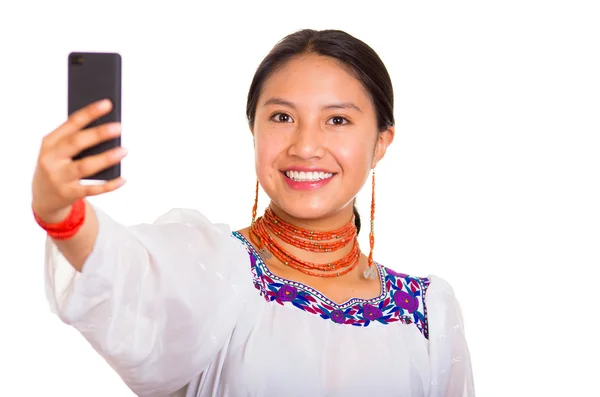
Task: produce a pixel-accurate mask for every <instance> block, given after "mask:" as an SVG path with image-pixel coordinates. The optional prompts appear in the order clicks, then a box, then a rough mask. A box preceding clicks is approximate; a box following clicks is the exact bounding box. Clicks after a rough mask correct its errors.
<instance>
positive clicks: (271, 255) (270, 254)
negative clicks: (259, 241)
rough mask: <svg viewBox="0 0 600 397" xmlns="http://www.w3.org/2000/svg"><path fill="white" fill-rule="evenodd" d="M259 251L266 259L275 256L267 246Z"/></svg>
mask: <svg viewBox="0 0 600 397" xmlns="http://www.w3.org/2000/svg"><path fill="white" fill-rule="evenodd" d="M258 253H259V254H260V256H262V257H263V258H265V259H271V258H272V257H273V254H272V253H271V251H269V250H268V249H266V248H261V249H259V250H258Z"/></svg>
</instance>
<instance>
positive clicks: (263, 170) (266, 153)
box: [254, 133, 285, 179]
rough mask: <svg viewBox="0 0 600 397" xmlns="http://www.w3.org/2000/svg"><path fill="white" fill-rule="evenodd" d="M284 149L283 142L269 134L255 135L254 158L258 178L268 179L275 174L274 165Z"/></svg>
mask: <svg viewBox="0 0 600 397" xmlns="http://www.w3.org/2000/svg"><path fill="white" fill-rule="evenodd" d="M284 149H285V142H283V141H282V140H281V139H277V137H276V136H274V135H273V134H269V133H261V134H257V135H255V141H254V156H255V164H256V173H257V175H258V176H259V178H261V179H262V178H265V177H268V175H269V174H270V173H273V172H275V171H276V170H275V168H273V167H274V164H275V163H276V161H277V159H278V158H279V156H281V153H282V152H283V151H284Z"/></svg>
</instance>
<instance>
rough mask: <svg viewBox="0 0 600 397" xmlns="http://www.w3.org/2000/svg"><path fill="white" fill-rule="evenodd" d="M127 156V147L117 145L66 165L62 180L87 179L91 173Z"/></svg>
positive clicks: (116, 162)
mask: <svg viewBox="0 0 600 397" xmlns="http://www.w3.org/2000/svg"><path fill="white" fill-rule="evenodd" d="M125 156H127V149H125V148H123V147H117V148H114V149H110V150H107V151H106V152H103V153H100V154H96V155H93V156H89V157H84V158H83V159H81V160H77V161H73V162H71V163H69V164H68V165H66V166H65V167H64V170H63V172H62V177H61V180H62V181H64V182H71V181H75V180H77V181H78V180H80V179H85V178H86V177H89V176H90V175H94V174H95V173H97V172H100V171H103V170H105V169H107V168H109V167H111V166H113V165H115V164H118V163H119V162H120V161H121V160H122V159H123V158H124V157H125Z"/></svg>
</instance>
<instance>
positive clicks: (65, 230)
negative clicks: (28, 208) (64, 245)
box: [33, 199, 85, 240]
mask: <svg viewBox="0 0 600 397" xmlns="http://www.w3.org/2000/svg"><path fill="white" fill-rule="evenodd" d="M33 216H34V217H35V221H36V222H37V223H38V225H40V226H41V228H42V229H44V230H45V231H46V232H47V233H48V236H50V237H52V238H53V239H55V240H67V239H69V238H71V237H73V236H74V235H75V234H77V232H78V231H79V229H80V228H81V226H83V222H84V221H85V201H84V200H83V199H79V200H77V201H75V202H74V203H73V206H72V208H71V212H70V213H69V216H67V218H66V219H65V220H63V221H62V222H59V223H46V222H44V221H42V220H41V219H40V217H39V216H37V214H36V213H35V212H34V213H33Z"/></svg>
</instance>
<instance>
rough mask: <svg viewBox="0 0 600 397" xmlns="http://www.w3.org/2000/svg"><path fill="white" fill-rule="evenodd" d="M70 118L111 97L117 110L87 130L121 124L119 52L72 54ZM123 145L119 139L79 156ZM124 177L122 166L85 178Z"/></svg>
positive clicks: (117, 165) (78, 157)
mask: <svg viewBox="0 0 600 397" xmlns="http://www.w3.org/2000/svg"><path fill="white" fill-rule="evenodd" d="M68 96H69V98H68V102H69V103H68V111H69V116H70V115H71V114H72V113H74V112H75V111H77V110H79V109H81V108H83V107H85V106H87V105H89V104H91V103H93V102H96V101H99V100H101V99H105V98H108V99H110V100H111V101H112V104H113V107H112V110H111V112H110V113H108V114H107V115H104V116H102V117H101V118H99V119H97V120H95V121H94V122H92V123H91V124H90V125H88V126H87V127H86V128H90V127H95V126H98V125H101V124H106V123H109V122H120V121H121V56H120V55H119V54H117V53H93V52H72V53H71V54H69V88H68ZM118 146H121V137H117V138H114V139H111V140H108V141H105V142H102V143H100V144H98V145H96V146H93V147H90V148H88V149H86V150H84V151H82V152H81V153H79V154H78V155H77V156H75V157H74V158H73V159H74V160H79V159H82V158H84V157H87V156H91V155H95V154H100V153H102V152H104V151H106V150H108V149H112V148H115V147H118ZM119 176H121V164H120V163H119V164H115V165H114V166H112V167H110V168H107V169H105V170H103V171H101V172H98V173H96V174H94V175H90V176H87V177H85V178H84V179H91V180H105V181H107V180H111V179H114V178H117V177H119Z"/></svg>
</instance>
